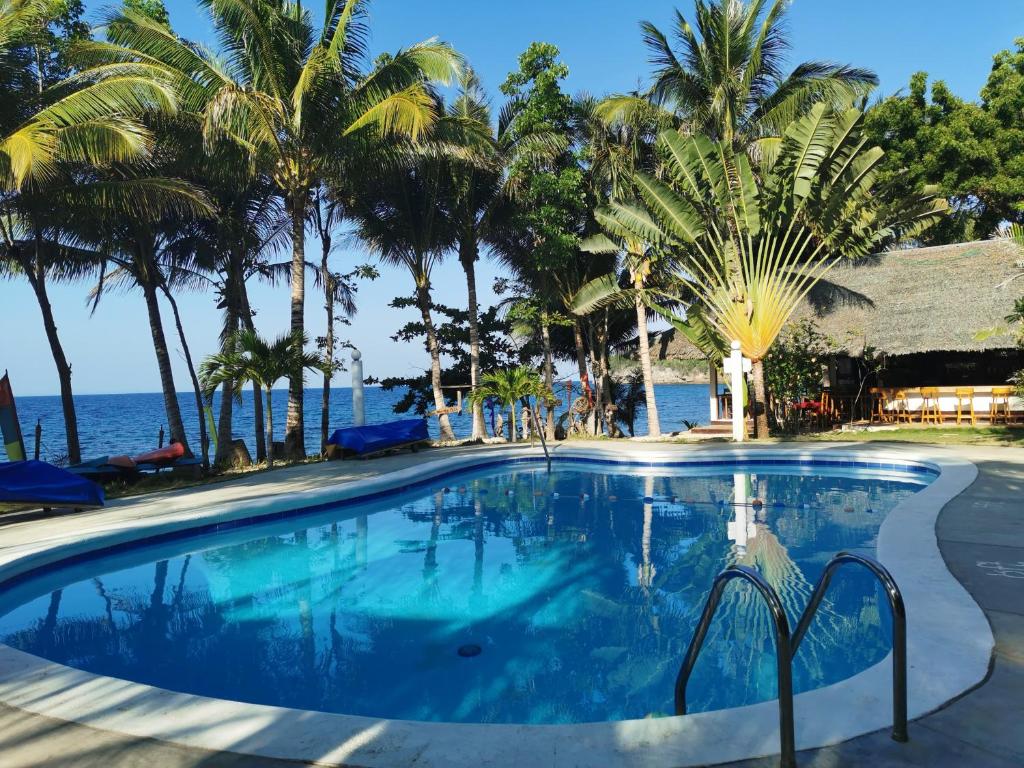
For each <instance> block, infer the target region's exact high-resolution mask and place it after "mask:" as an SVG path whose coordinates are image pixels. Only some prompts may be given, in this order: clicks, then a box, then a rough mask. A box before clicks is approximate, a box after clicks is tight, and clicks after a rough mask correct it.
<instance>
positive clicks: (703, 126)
mask: <svg viewBox="0 0 1024 768" xmlns="http://www.w3.org/2000/svg"><path fill="white" fill-rule="evenodd" d="M788 6H789V2H788V0H750V2H746V1H745V0H697V2H696V4H695V8H694V24H693V25H691V24H690V23H689V22H688V21H687V20H686V18H685V17H684V16H683V15H682V14H681V13H680V12H679V11H678V10H676V12H675V23H674V25H673V28H672V30H671V32H670V33H669V34H665V33H664V32H662V31H661V30H660V29H658V27H656V26H655V25H654V24H652V23H651V22H649V21H645V22H642V23H641V30H642V32H643V40H644V44H645V45H646V46H647V50H648V52H649V57H650V61H651V64H652V65H653V66H654V73H653V76H652V83H651V87H650V90H649V92H648V94H647V98H648V99H649V101H650V102H651V103H653V104H655V105H657V106H659V107H661V108H663V109H665V110H667V111H668V112H669V113H671V114H672V115H673V116H674V118H675V120H676V121H677V127H679V128H680V129H681V130H683V131H685V132H687V133H694V134H700V135H705V136H708V137H709V138H711V139H713V140H716V141H722V142H723V143H724V144H726V145H729V146H731V147H732V148H734V149H736V150H744V149H746V148H747V147H751V146H753V147H754V149H755V154H758V155H759V156H760V155H764V156H765V157H769V158H770V157H771V156H772V155H773V154H774V153H775V152H777V151H778V149H779V147H780V141H781V140H780V137H781V136H782V133H783V131H784V130H785V128H786V126H788V125H789V124H790V123H791V122H792V121H793V120H794V119H795V118H797V117H799V116H800V115H802V114H805V113H806V112H807V110H808V109H810V108H811V107H812V106H813V105H814V104H817V103H819V102H825V103H827V104H830V105H832V106H840V105H844V104H849V103H851V102H852V101H854V100H856V99H860V98H863V97H865V96H866V95H867V94H868V93H870V91H871V90H872V89H873V88H874V87H876V86H877V85H878V78H877V77H876V75H875V74H874V73H873V72H871V71H869V70H866V69H858V68H856V67H850V66H847V65H841V64H833V63H829V62H821V61H808V62H803V63H801V64H798V65H797V66H796V67H795V68H794V69H793V70H792V71H791V72H790V73H789V74H786V73H785V70H784V67H785V64H786V55H787V53H788V50H789V43H788V40H787V39H786V34H785V26H784V24H785V14H786V10H787V8H788ZM636 104H637V99H636V97H633V96H618V97H613V98H611V99H609V100H608V101H607V102H606V103H605V105H604V109H605V110H606V112H607V113H609V114H614V113H615V112H621V111H623V110H625V111H629V110H630V109H632V108H633V107H634V106H636Z"/></svg>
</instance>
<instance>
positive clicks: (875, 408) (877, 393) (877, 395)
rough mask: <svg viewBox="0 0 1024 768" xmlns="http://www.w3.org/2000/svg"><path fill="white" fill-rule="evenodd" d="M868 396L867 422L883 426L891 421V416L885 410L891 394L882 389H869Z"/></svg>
mask: <svg viewBox="0 0 1024 768" xmlns="http://www.w3.org/2000/svg"><path fill="white" fill-rule="evenodd" d="M868 394H870V395H871V417H870V419H869V422H870V423H871V424H874V423H876V422H877V423H879V424H885V423H888V422H890V421H892V414H891V413H889V412H888V411H887V410H886V405H888V403H889V398H890V396H891V392H890V391H889V390H888V389H883V388H882V387H871V389H869V390H868Z"/></svg>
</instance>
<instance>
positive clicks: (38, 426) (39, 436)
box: [35, 419, 43, 461]
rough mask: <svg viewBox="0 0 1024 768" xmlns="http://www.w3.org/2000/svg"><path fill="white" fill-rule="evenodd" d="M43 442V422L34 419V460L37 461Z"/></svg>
mask: <svg viewBox="0 0 1024 768" xmlns="http://www.w3.org/2000/svg"><path fill="white" fill-rule="evenodd" d="M42 442H43V422H42V420H40V419H36V449H35V459H36V461H39V447H40V445H42Z"/></svg>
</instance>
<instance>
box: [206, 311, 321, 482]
mask: <svg viewBox="0 0 1024 768" xmlns="http://www.w3.org/2000/svg"><path fill="white" fill-rule="evenodd" d="M305 346H306V340H305V339H304V338H303V337H302V336H297V335H295V334H285V335H283V336H280V337H278V338H277V339H276V340H275V341H273V342H268V341H267V340H266V339H263V338H262V337H260V335H259V334H257V333H255V332H254V331H248V330H246V331H239V332H238V333H236V334H234V335H233V336H232V337H231V339H230V341H229V343H228V344H227V345H226V349H224V350H222V351H221V352H218V353H216V354H214V355H210V356H209V357H207V358H206V359H205V360H203V362H202V364H201V365H200V366H199V370H200V378H201V380H202V383H203V384H202V385H203V390H204V392H205V393H206V397H207V398H208V399H209V398H210V397H212V396H213V392H214V390H216V388H217V387H219V386H220V385H221V384H223V383H224V382H225V381H233V382H236V383H241V382H251V383H252V385H253V387H255V388H258V389H262V390H263V392H264V393H265V396H266V415H267V419H266V421H267V425H266V426H267V445H268V446H270V450H268V451H267V466H268V467H272V466H273V465H274V451H273V445H274V404H273V398H272V395H273V389H274V385H275V384H276V383H277V382H278V381H280V380H281V379H284V378H289V379H290V378H293V377H298V378H300V379H301V378H303V377H304V373H305V371H306V369H319V368H320V367H321V365H322V364H323V361H322V360H321V359H320V357H319V356H318V355H314V354H311V353H309V352H306V351H305ZM239 392H240V390H239Z"/></svg>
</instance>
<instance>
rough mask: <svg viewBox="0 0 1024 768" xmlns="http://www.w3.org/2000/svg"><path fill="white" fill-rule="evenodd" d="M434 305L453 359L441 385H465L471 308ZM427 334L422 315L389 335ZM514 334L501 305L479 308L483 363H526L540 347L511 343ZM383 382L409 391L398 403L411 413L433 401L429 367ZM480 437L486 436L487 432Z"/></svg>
mask: <svg viewBox="0 0 1024 768" xmlns="http://www.w3.org/2000/svg"><path fill="white" fill-rule="evenodd" d="M391 306H392V307H394V308H395V309H406V308H409V307H415V306H416V299H415V297H404V298H396V299H395V300H394V301H392V302H391ZM430 311H431V313H432V315H434V316H436V317H437V318H438V322H437V328H436V332H437V342H438V345H439V347H440V348H441V354H442V355H443V357H444V359H445V360H448V361H450V362H449V364H448V365H446V366H445V368H444V370H442V372H441V383H442V385H443V386H459V385H465V383H466V381H467V380H468V379H469V371H470V368H471V366H472V364H473V360H472V356H471V354H470V352H469V350H470V345H469V312H468V310H466V309H461V308H458V307H449V306H446V305H444V304H436V303H432V304H431V306H430ZM425 336H426V329H425V328H424V325H423V322H422V321H419V322H411V323H407V324H406V325H404V326H403V327H402V328H400V329H399V330H398V332H397V333H395V334H394V335H393V336H392V337H391V339H392V341H398V342H402V343H404V344H409V343H422V342H423V340H424V338H425ZM511 336H512V327H511V323H510V321H509V318H508V317H507V316H503V313H502V312H500V308H499V307H489V308H487V309H485V310H484V311H482V312H480V313H479V315H478V318H477V338H478V343H479V348H478V349H479V355H478V357H477V360H478V362H479V364H480V365H481V366H482V367H483V368H485V369H487V370H492V369H495V368H508V367H514V366H516V365H519V364H521V363H524V362H526V361H527V360H529V359H530V358H531V357H533V356H534V355H535V353H536V349H535V348H534V347H533V346H532V345H530V344H527V345H525V346H519V345H517V344H515V343H513V341H512V338H511ZM380 384H381V388H382V389H384V390H385V391H391V390H394V389H400V390H403V391H404V392H405V395H404V396H403V397H402V399H401V400H399V401H398V402H397V403H396V404H395V407H394V408H395V412H396V413H407V412H408V411H410V410H412V411H414V412H415V413H418V414H420V415H423V414H426V413H427V412H428V411H429V410H430V409H431V408H433V407H434V395H433V387H432V385H431V375H430V372H429V371H428V372H427V373H425V374H422V375H420V376H400V377H392V378H387V379H384V380H383V381H381V382H380ZM475 405H476V403H470V406H471V407H473V406H475ZM480 407H481V408H482V407H483V405H482V404H481V406H480ZM481 437H486V434H484V435H481Z"/></svg>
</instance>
